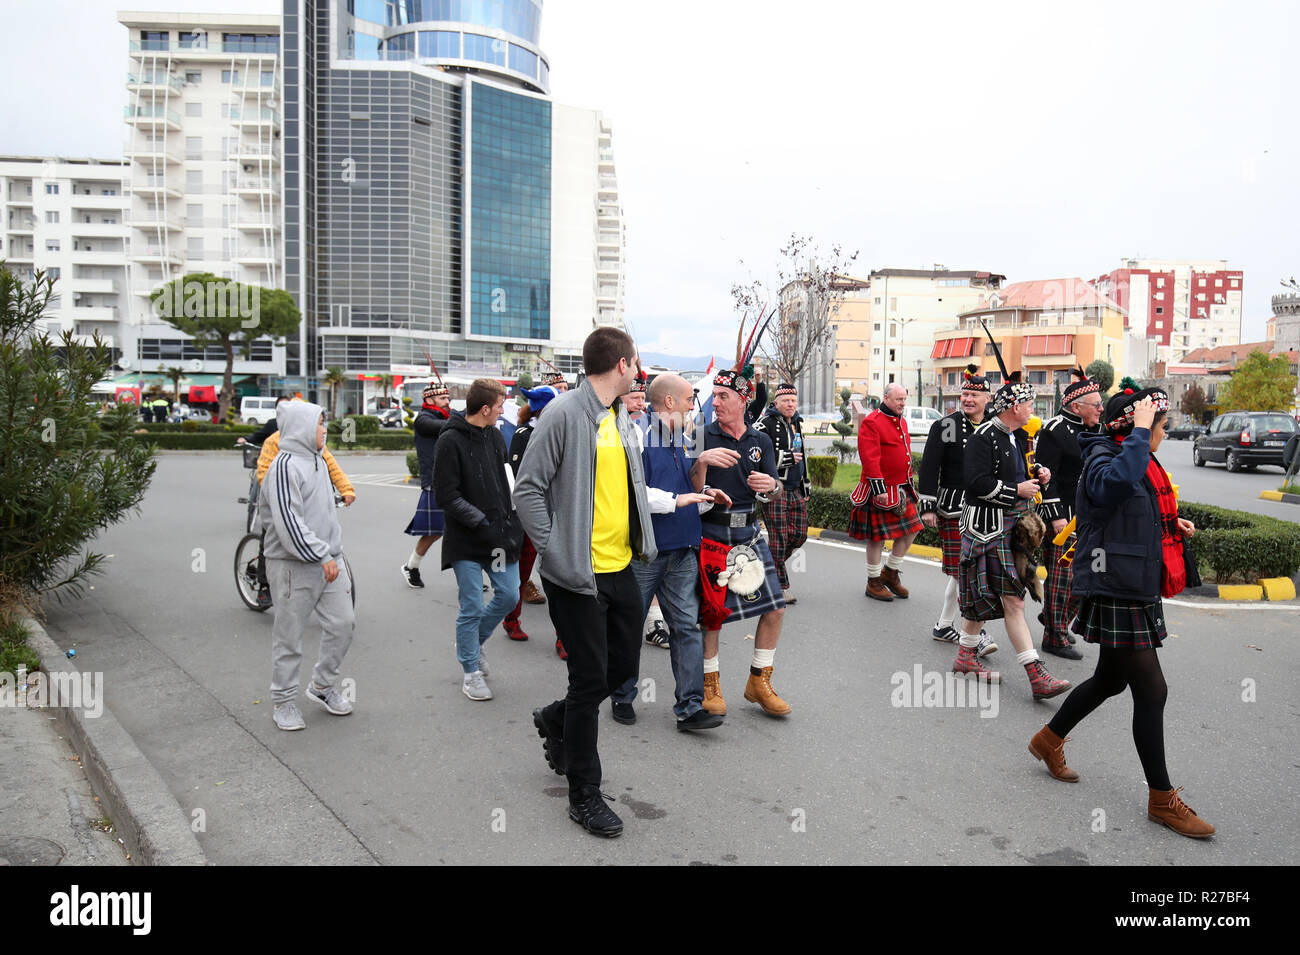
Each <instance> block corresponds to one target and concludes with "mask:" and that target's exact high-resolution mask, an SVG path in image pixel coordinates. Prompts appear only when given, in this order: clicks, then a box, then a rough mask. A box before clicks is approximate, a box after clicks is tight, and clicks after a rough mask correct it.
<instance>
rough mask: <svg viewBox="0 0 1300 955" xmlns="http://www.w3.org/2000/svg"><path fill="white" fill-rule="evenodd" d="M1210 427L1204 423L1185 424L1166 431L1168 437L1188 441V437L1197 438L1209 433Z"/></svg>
mask: <svg viewBox="0 0 1300 955" xmlns="http://www.w3.org/2000/svg"><path fill="white" fill-rule="evenodd" d="M1209 433H1210V429H1209V428H1208V427H1206V426H1205V425H1203V424H1184V425H1179V426H1178V427H1177V428H1170V429H1169V430H1168V431H1166V432H1165V437H1166V438H1172V439H1173V440H1175V441H1186V440H1187V439H1188V438H1195V437H1196V436H1197V435H1202V434H1209Z"/></svg>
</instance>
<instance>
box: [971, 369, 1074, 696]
mask: <svg viewBox="0 0 1300 955" xmlns="http://www.w3.org/2000/svg"><path fill="white" fill-rule="evenodd" d="M998 357H999V361H1000V360H1001V356H1000V355H999V356H998ZM1033 410H1034V386H1033V385H1031V384H1028V383H1026V382H1021V381H1020V373H1019V372H1016V373H1015V374H1013V375H1011V376H1009V377H1008V379H1007V382H1006V384H1004V385H1003V386H1002V387H1001V388H1000V389H998V392H997V394H995V395H994V396H993V400H992V401H991V402H989V408H988V411H989V416H990V420H988V421H985V422H984V423H983V424H981V425H980V426H979V427H978V428H976V429H975V433H974V434H973V435H971V438H970V440H969V441H968V442H967V443H966V457H965V459H964V460H963V462H962V466H963V474H964V475H965V480H966V497H965V502H964V504H963V506H962V514H961V535H962V539H961V559H960V573H959V577H958V603H959V606H960V608H961V616H962V635H961V638H960V644H961V645H960V647H959V649H958V651H957V659H956V660H955V661H954V662H953V665H952V669H953V672H954V673H974V674H975V675H976V676H978V677H979V678H980V679H984V680H988V681H989V682H990V683H997V682H1000V680H1001V677H1000V675H999V674H998V673H996V672H994V671H991V670H987V669H985V668H984V666H983V665H981V664H980V662H979V659H978V658H977V656H976V654H977V651H978V647H979V642H980V635H979V628H980V624H981V623H982V622H983V621H985V620H997V619H999V618H1002V619H1004V620H1005V621H1006V627H1007V636H1008V638H1010V640H1011V645H1012V646H1013V647H1015V650H1016V662H1017V663H1020V664H1021V665H1022V666H1024V668H1025V672H1026V673H1027V674H1028V676H1029V684H1030V687H1031V688H1032V689H1033V693H1034V699H1035V700H1045V699H1048V698H1050V697H1053V696H1056V695H1057V694H1059V693H1064V692H1065V691H1066V690H1067V689H1069V688H1070V684H1069V682H1068V681H1066V680H1058V679H1056V678H1055V677H1054V676H1052V675H1051V674H1050V673H1048V672H1047V668H1046V667H1045V666H1043V662H1042V661H1041V660H1039V659H1038V651H1036V650H1035V649H1034V642H1033V638H1032V637H1031V636H1030V634H1029V624H1028V623H1026V621H1025V600H1024V597H1025V589H1026V588H1025V585H1024V584H1023V583H1021V582H1020V579H1019V577H1018V576H1017V574H1016V566H1015V557H1014V555H1013V554H1012V552H1011V531H1012V528H1013V527H1014V526H1015V524H1016V522H1017V521H1018V520H1020V518H1021V517H1022V516H1024V515H1025V514H1027V513H1028V512H1029V509H1030V507H1031V501H1032V500H1033V498H1034V495H1036V494H1037V493H1038V492H1039V489H1040V484H1039V481H1042V482H1047V481H1050V480H1051V477H1052V475H1051V472H1050V471H1049V470H1048V469H1047V468H1044V467H1041V466H1036V470H1037V474H1036V477H1030V475H1029V472H1028V464H1027V463H1026V461H1025V447H1026V444H1027V440H1028V439H1027V436H1026V435H1025V434H1024V431H1023V429H1024V426H1025V425H1026V424H1027V423H1028V422H1029V417H1030V415H1031V414H1033Z"/></svg>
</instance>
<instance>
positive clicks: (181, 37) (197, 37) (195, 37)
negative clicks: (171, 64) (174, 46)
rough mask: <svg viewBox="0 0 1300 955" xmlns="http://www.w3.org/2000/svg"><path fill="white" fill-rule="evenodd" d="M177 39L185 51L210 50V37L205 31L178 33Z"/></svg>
mask: <svg viewBox="0 0 1300 955" xmlns="http://www.w3.org/2000/svg"><path fill="white" fill-rule="evenodd" d="M176 39H177V41H178V45H179V46H180V48H181V49H183V50H206V49H207V48H208V35H207V33H206V32H204V31H203V30H194V31H193V32H190V33H184V32H182V33H178V34H176Z"/></svg>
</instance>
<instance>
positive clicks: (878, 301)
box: [873, 295, 880, 331]
mask: <svg viewBox="0 0 1300 955" xmlns="http://www.w3.org/2000/svg"><path fill="white" fill-rule="evenodd" d="M873 304H875V305H879V304H880V296H878V295H877V296H876V300H875V302H874V303H873ZM878 330H879V329H877V331H878Z"/></svg>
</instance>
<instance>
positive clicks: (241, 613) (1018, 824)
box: [48, 444, 1300, 865]
mask: <svg viewBox="0 0 1300 955" xmlns="http://www.w3.org/2000/svg"><path fill="white" fill-rule="evenodd" d="M1176 447H1177V448H1178V449H1179V450H1183V449H1184V448H1185V449H1186V450H1187V452H1188V455H1189V456H1190V445H1182V444H1179V445H1176ZM340 460H341V463H342V464H343V467H344V468H345V469H346V470H347V471H348V472H349V474H350V475H351V476H352V477H353V480H354V481H355V482H356V483H357V488H358V499H357V502H356V504H355V505H354V506H353V507H352V508H351V509H349V510H346V511H341V512H340V516H341V520H342V524H343V534H344V542H345V549H346V551H347V553H348V555H349V558H350V561H351V564H352V567H353V568H354V571H355V574H356V578H357V592H358V600H357V628H356V638H355V640H354V642H353V645H352V648H351V651H350V653H349V655H348V657H347V660H346V661H345V663H344V667H343V673H344V676H345V678H349V679H352V680H354V681H355V687H356V711H355V712H354V713H353V714H352V715H351V716H347V717H332V716H330V715H328V714H327V713H326V712H325V711H324V710H323V709H321V708H319V707H317V706H315V705H313V704H312V703H310V702H308V701H304V702H303V703H302V706H303V712H304V716H305V717H306V720H307V723H308V727H307V730H306V731H305V732H300V733H284V732H281V731H279V730H277V729H276V728H275V726H274V724H273V723H272V721H271V706H270V693H269V691H268V682H269V679H270V659H269V657H270V653H269V642H270V632H271V624H272V619H271V615H270V614H265V615H263V614H256V613H253V612H250V611H248V610H247V609H245V608H244V606H243V605H242V604H241V603H240V601H239V599H238V597H237V595H236V593H235V588H234V581H233V575H232V569H231V563H232V558H233V552H234V548H235V544H236V542H237V541H238V539H239V538H240V536H241V535H242V523H241V522H242V519H243V508H242V507H241V506H240V505H238V504H237V503H236V498H237V497H238V495H239V494H241V493H242V492H243V489H244V487H245V483H244V482H245V472H244V471H243V470H242V468H241V467H240V464H239V460H238V458H237V457H236V456H234V455H215V454H213V455H176V456H163V457H161V458H160V460H159V467H158V472H157V475H156V477H155V478H154V482H153V486H152V487H151V489H150V491H149V494H148V496H147V498H146V499H145V502H144V504H143V507H142V510H141V513H140V515H139V516H138V517H136V518H134V519H132V520H129V521H127V522H125V523H123V524H120V525H117V526H115V527H113V528H110V529H109V530H108V531H107V532H106V533H104V535H103V536H102V538H101V540H100V541H99V542H98V545H97V546H98V548H99V549H101V550H102V551H103V552H105V553H107V554H111V555H113V556H112V559H111V560H109V561H108V568H109V569H108V571H107V573H106V574H105V575H104V576H103V577H101V578H99V579H98V580H97V581H96V583H95V589H94V590H93V591H91V592H89V593H88V594H87V595H86V596H85V597H84V598H83V599H80V600H77V601H72V602H67V603H64V604H52V605H51V606H50V607H49V608H48V629H49V631H50V633H51V635H52V636H53V637H54V639H55V640H56V641H58V642H60V644H61V645H62V646H64V647H68V646H75V647H76V648H77V653H78V661H79V662H80V664H81V667H82V669H83V670H90V671H94V670H99V671H102V672H103V673H104V683H105V686H106V699H107V704H108V706H109V707H110V708H111V709H112V711H113V712H114V714H115V715H116V716H117V718H118V720H119V721H120V722H121V723H122V725H123V726H124V727H125V728H126V729H127V731H128V732H130V733H131V734H132V735H133V736H134V737H135V739H136V741H137V743H138V744H139V745H140V747H141V749H142V750H143V752H144V753H145V755H146V756H147V757H148V758H149V759H150V761H151V762H153V764H154V765H155V766H156V767H157V769H158V770H159V772H160V773H161V775H162V777H163V778H164V779H165V780H166V781H167V784H168V786H169V787H170V788H171V790H172V792H173V794H174V795H175V796H176V798H177V800H178V801H179V802H180V804H181V806H182V808H183V809H184V810H185V812H186V813H187V814H190V815H192V816H194V818H196V819H199V818H201V819H202V820H203V826H202V829H201V831H199V832H198V838H199V841H200V843H201V844H202V846H203V848H204V850H205V851H206V852H207V854H208V856H209V857H210V859H211V860H213V861H214V862H217V863H253V864H279V863H309V862H310V863H362V864H365V863H386V864H391V863H395V864H404V863H433V864H437V863H558V864H581V863H668V864H672V863H680V864H705V865H708V864H713V865H725V864H734V863H741V864H745V863H748V864H772V863H778V864H782V863H783V864H808V863H823V862H830V863H944V864H1003V863H1005V864H1055V863H1089V864H1111V863H1127V864H1135V865H1179V864H1188V863H1206V864H1223V865H1242V864H1282V863H1294V861H1295V860H1296V858H1297V857H1300V852H1298V851H1297V850H1298V849H1300V832H1298V831H1297V827H1296V826H1295V820H1294V813H1293V812H1292V811H1291V809H1290V808H1289V807H1292V806H1294V805H1295V804H1296V802H1297V799H1298V798H1300V784H1298V782H1297V780H1298V779H1300V777H1298V776H1297V773H1296V772H1295V770H1296V769H1297V768H1298V765H1300V764H1297V760H1296V758H1295V755H1294V754H1295V746H1294V740H1293V735H1294V727H1295V725H1296V722H1295V721H1296V717H1297V715H1300V713H1298V710H1300V705H1298V704H1297V702H1296V695H1295V693H1294V687H1295V685H1296V681H1297V678H1298V677H1300V664H1297V656H1296V653H1295V650H1296V640H1297V634H1298V633H1300V628H1297V626H1296V624H1297V615H1298V614H1300V605H1297V604H1296V603H1294V602H1293V603H1291V604H1287V605H1267V604H1256V605H1237V606H1229V605H1224V604H1218V603H1213V602H1207V603H1198V602H1185V603H1184V602H1178V603H1175V602H1170V603H1169V605H1168V607H1167V616H1168V620H1169V628H1170V631H1171V634H1172V637H1171V639H1170V641H1169V643H1168V644H1167V646H1166V649H1165V650H1164V651H1163V652H1162V654H1161V659H1162V663H1163V666H1164V668H1165V672H1166V675H1167V678H1168V682H1169V686H1170V696H1169V704H1168V707H1167V709H1166V718H1165V722H1166V734H1167V751H1168V756H1169V765H1170V773H1171V777H1172V779H1173V782H1174V785H1176V786H1184V787H1186V789H1185V790H1184V792H1183V796H1184V798H1185V799H1186V800H1187V801H1188V803H1189V804H1190V805H1191V806H1193V807H1194V808H1195V809H1196V810H1197V812H1198V813H1200V814H1201V815H1202V816H1203V817H1204V818H1206V819H1208V820H1209V821H1210V822H1211V823H1213V824H1214V825H1215V826H1217V827H1218V829H1219V834H1218V835H1217V836H1216V837H1215V838H1214V839H1212V840H1209V841H1206V842H1197V841H1193V840H1189V839H1184V838H1181V837H1179V836H1177V835H1175V834H1173V833H1171V832H1168V831H1167V830H1164V829H1162V828H1161V827H1158V826H1157V825H1155V824H1153V823H1151V822H1149V821H1148V820H1147V819H1146V813H1145V800H1146V795H1147V794H1146V787H1145V783H1144V780H1143V778H1142V773H1141V768H1140V765H1139V763H1138V760H1137V756H1136V753H1135V752H1134V749H1133V745H1132V741H1131V738H1130V731H1129V721H1130V715H1131V703H1130V701H1129V700H1128V698H1127V697H1119V698H1116V699H1114V700H1112V701H1110V702H1109V703H1108V704H1107V705H1106V706H1104V707H1103V708H1102V709H1100V710H1099V711H1097V712H1096V713H1094V714H1093V716H1092V717H1091V718H1089V719H1088V720H1087V721H1085V722H1084V723H1083V724H1081V725H1080V726H1079V727H1078V728H1077V729H1076V730H1075V732H1074V733H1073V739H1072V740H1071V742H1070V744H1069V745H1068V747H1067V754H1068V757H1069V761H1070V765H1071V766H1072V767H1074V768H1075V769H1077V770H1078V771H1079V773H1080V774H1081V775H1082V781H1081V782H1080V783H1078V784H1076V785H1069V784H1063V783H1060V782H1057V781H1055V780H1053V779H1052V778H1051V777H1050V776H1048V775H1047V773H1046V771H1045V770H1044V769H1043V767H1042V765H1041V764H1040V763H1038V762H1036V761H1035V760H1034V759H1033V758H1032V757H1031V756H1030V755H1029V753H1028V752H1027V751H1026V744H1027V742H1028V740H1029V738H1030V737H1031V736H1032V735H1033V734H1034V733H1035V732H1036V731H1037V730H1038V729H1039V727H1041V726H1042V725H1043V723H1044V722H1045V721H1046V719H1047V718H1048V717H1049V715H1050V714H1051V713H1052V712H1053V711H1054V710H1055V709H1056V706H1057V702H1059V701H1056V702H1047V703H1035V702H1034V701H1033V700H1032V698H1031V695H1030V691H1029V687H1028V681H1027V679H1026V678H1025V676H1024V671H1023V669H1022V668H1020V667H1018V666H1016V664H1015V661H1014V656H1013V653H1012V650H1011V648H1010V646H1009V644H1007V642H1006V640H1005V632H1004V631H1003V630H1002V628H1001V626H999V625H997V624H994V625H993V626H992V628H991V632H992V633H993V635H994V636H995V637H996V638H997V639H999V641H1000V642H1002V644H1003V648H1002V650H1001V651H1000V652H998V653H997V654H994V655H993V656H992V657H991V658H990V660H989V662H990V663H992V664H993V665H996V666H998V667H999V669H1001V671H1002V672H1003V674H1004V681H1005V682H1004V685H1003V686H1002V687H1001V688H1000V691H999V693H998V695H997V697H996V698H995V700H993V699H989V698H985V699H984V700H983V701H982V703H983V705H982V706H964V707H957V706H952V705H949V706H933V705H922V706H900V705H896V704H898V703H900V702H905V701H904V700H902V698H901V696H900V694H901V693H902V692H903V691H902V686H903V685H904V684H907V685H909V686H910V685H911V684H912V681H913V680H915V679H918V677H917V676H916V675H915V674H916V671H917V669H918V668H919V671H920V677H919V679H922V680H928V679H941V678H942V674H943V673H945V672H946V671H947V670H948V669H949V667H950V665H951V662H952V659H953V655H954V649H953V648H952V647H951V646H950V645H947V644H940V643H936V642H935V641H933V640H932V639H931V638H930V628H931V626H932V625H933V622H934V615H935V613H936V611H937V609H938V607H939V604H940V598H941V593H942V588H943V582H944V579H943V577H942V575H941V574H940V572H939V570H938V568H937V565H935V564H932V563H929V562H920V561H909V562H908V563H907V564H906V566H905V570H904V572H903V579H904V581H905V583H906V584H907V586H909V587H910V588H911V590H912V598H911V599H909V600H906V601H896V602H894V603H892V604H881V603H877V602H873V601H868V600H866V599H865V598H864V597H863V594H862V589H863V579H864V569H863V554H862V551H861V550H859V549H857V548H853V547H850V546H847V545H839V544H834V543H820V542H819V543H813V544H809V545H808V547H807V548H806V549H805V555H806V561H805V564H804V567H803V569H802V570H801V571H799V572H797V573H796V575H795V592H796V593H797V594H798V596H799V598H800V599H799V603H798V605H797V606H795V607H792V608H790V610H789V611H788V612H787V616H786V625H785V631H784V634H783V637H782V641H781V645H780V648H779V650H778V651H777V654H776V663H775V673H774V677H773V683H774V685H775V686H776V688H777V689H778V691H779V692H780V693H781V694H782V695H783V696H784V697H785V698H786V699H787V700H788V701H789V702H790V703H791V704H792V705H793V707H794V712H793V713H792V715H791V716H790V717H788V718H787V719H785V720H776V719H772V718H769V717H766V716H765V715H763V713H762V712H761V711H760V710H758V708H757V707H756V706H755V705H753V704H747V703H746V702H745V701H744V700H743V698H742V695H741V694H742V689H743V686H744V682H745V678H746V674H747V667H748V663H749V656H750V652H751V651H750V648H751V647H752V644H751V643H748V642H746V640H745V635H746V633H752V628H747V626H746V624H735V625H731V626H729V627H727V628H726V629H725V630H724V632H723V637H722V651H721V662H722V682H723V690H724V693H725V695H726V698H727V702H728V705H729V707H730V714H729V715H728V717H727V721H726V723H725V724H724V725H723V726H722V727H721V728H719V729H717V730H714V731H712V732H710V733H707V734H697V735H691V734H685V733H679V732H677V731H676V729H675V726H674V723H673V718H672V713H671V703H672V678H671V674H670V671H669V666H668V654H667V653H666V652H664V651H662V650H659V649H656V648H652V647H645V648H644V652H643V654H642V659H643V666H642V670H643V674H642V675H643V677H648V678H650V679H651V680H653V681H654V685H653V696H654V699H653V700H652V701H651V700H644V701H640V702H638V703H637V712H638V715H639V721H638V723H637V724H636V725H635V726H631V727H627V726H620V725H618V724H616V723H614V722H613V721H612V720H611V719H609V717H608V709H607V708H605V709H604V710H603V715H602V720H601V740H600V741H601V756H602V761H603V764H604V771H605V783H604V789H605V791H606V792H607V793H609V794H610V795H612V796H614V797H616V799H617V800H618V803H617V806H616V808H617V811H618V812H619V813H620V815H622V816H623V818H624V821H625V823H626V829H625V832H624V835H623V837H622V838H620V839H617V840H613V841H605V840H601V839H597V838H595V837H592V836H590V835H588V834H586V833H584V832H583V831H582V830H581V829H579V828H578V827H577V826H575V825H573V824H572V823H571V822H570V821H569V820H568V818H567V815H566V812H565V788H564V780H563V779H562V778H561V777H558V776H556V775H554V774H553V773H551V772H550V771H549V770H548V769H547V768H546V765H545V763H544V761H543V759H542V752H541V745H540V741H539V740H538V738H537V736H536V735H535V732H534V730H533V727H532V723H531V719H530V715H529V714H530V712H531V710H532V709H533V707H535V706H537V705H539V704H542V703H545V702H548V701H549V700H551V699H553V698H555V697H557V696H560V695H562V694H563V691H564V684H565V667H564V664H562V663H561V662H560V661H559V660H558V659H557V658H556V656H555V653H554V650H553V648H552V645H553V638H552V633H553V631H552V628H551V627H550V624H549V619H548V618H547V616H546V609H547V608H545V607H532V606H527V607H526V608H525V611H524V621H523V622H524V626H525V628H526V629H527V630H528V631H529V632H530V633H531V634H532V635H533V639H532V640H530V641H528V642H526V643H513V642H511V641H509V640H507V639H506V638H505V637H504V635H503V634H502V633H501V632H500V631H498V633H497V635H496V636H495V637H494V638H493V639H492V640H491V641H490V642H489V643H488V645H487V653H488V657H489V659H490V662H491V670H492V676H491V678H490V680H489V683H490V684H491V686H492V689H493V691H494V693H495V694H496V698H495V699H494V700H493V701H491V702H486V703H475V702H471V701H469V700H467V699H466V698H465V697H464V696H463V695H462V693H461V691H460V669H459V666H458V665H457V663H456V660H455V653H454V634H453V629H454V617H455V612H456V600H455V585H454V580H453V578H452V577H451V575H450V574H448V573H439V572H438V561H439V547H438V545H435V547H434V548H433V550H432V551H431V552H430V555H429V557H428V558H426V560H425V563H424V570H425V574H424V576H425V580H426V581H427V582H428V586H427V587H426V588H425V589H424V590H422V591H416V590H412V589H409V588H408V587H407V586H406V584H405V582H404V581H403V580H402V578H401V576H400V575H399V573H398V569H397V568H398V565H399V564H400V563H401V562H402V561H403V559H404V558H405V556H406V555H407V554H408V553H409V552H410V548H411V542H412V539H411V538H408V537H406V536H405V535H404V534H403V533H402V530H403V528H404V527H405V526H406V523H407V521H408V520H409V518H410V516H411V512H412V510H413V508H414V506H415V502H416V498H417V491H416V490H415V489H413V488H411V487H410V486H409V485H406V484H403V483H401V474H402V473H403V472H404V467H403V459H402V458H401V457H400V456H374V457H361V456H344V457H341V459H340ZM1185 470H1186V471H1187V472H1188V473H1189V474H1190V473H1191V472H1192V470H1193V469H1192V468H1191V467H1190V464H1189V465H1188V466H1187V467H1186V469H1185ZM1181 471H1182V469H1180V470H1179V471H1176V472H1175V473H1176V476H1177V477H1179V478H1182V477H1183V475H1182V473H1181ZM1218 471H1219V473H1217V478H1218V479H1222V478H1224V475H1223V474H1222V473H1221V469H1218ZM1202 473H1207V472H1202ZM1215 473H1216V472H1214V471H1211V472H1208V473H1207V480H1208V474H1215ZM1226 477H1227V479H1229V480H1230V481H1232V482H1234V484H1235V483H1238V482H1243V481H1248V480H1251V479H1252V478H1254V479H1258V478H1259V477H1260V476H1258V475H1247V474H1242V475H1227V476H1226ZM1035 629H1036V628H1035ZM316 642H317V641H316V636H315V635H314V634H312V635H309V637H308V639H307V640H306V641H305V645H304V656H305V667H309V666H310V661H312V660H313V659H314V655H315V647H316ZM1096 652H1097V651H1096V649H1095V648H1094V647H1087V648H1085V650H1084V653H1085V659H1084V660H1083V661H1080V662H1075V663H1071V662H1067V661H1057V660H1056V659H1055V658H1049V659H1050V661H1051V662H1050V664H1049V666H1050V667H1051V669H1052V670H1053V672H1055V673H1057V675H1060V676H1064V677H1066V678H1069V679H1071V680H1074V681H1076V682H1078V681H1080V680H1082V679H1084V678H1086V677H1087V676H1088V674H1089V673H1090V672H1091V670H1092V666H1093V664H1094V663H1095V660H1096ZM930 673H933V674H936V676H935V677H933V678H931V677H928V676H927V674H930ZM307 676H308V671H307V669H306V668H305V669H304V674H303V679H304V680H305V679H306V678H307ZM963 689H964V685H963ZM963 695H964V694H963ZM919 702H922V703H926V702H944V701H943V700H942V699H933V698H930V699H927V697H926V696H925V695H924V694H921V695H920V696H919ZM947 702H949V703H954V702H955V700H954V699H951V698H948V699H947ZM968 702H969V701H968ZM976 702H977V703H978V702H981V701H979V700H978V699H977V700H976ZM200 809H201V810H203V812H202V813H201V814H195V810H200Z"/></svg>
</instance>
